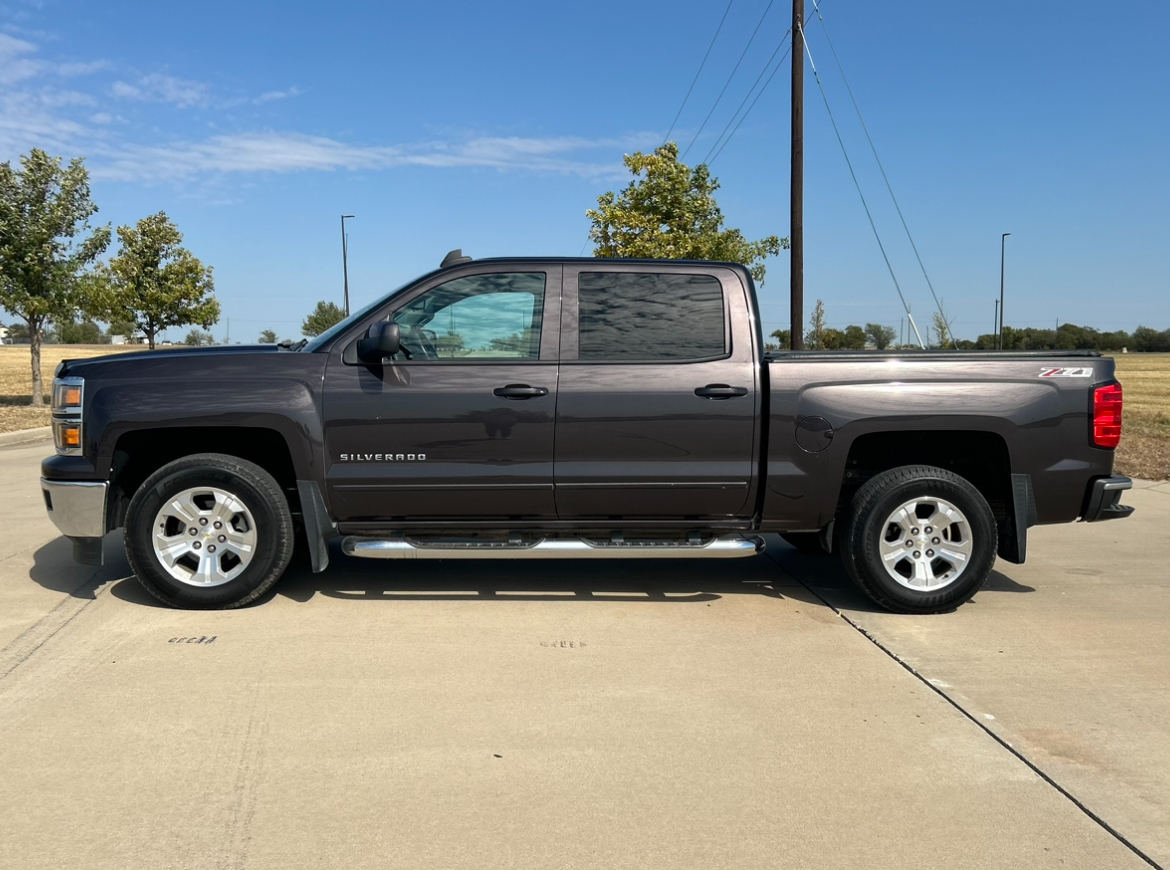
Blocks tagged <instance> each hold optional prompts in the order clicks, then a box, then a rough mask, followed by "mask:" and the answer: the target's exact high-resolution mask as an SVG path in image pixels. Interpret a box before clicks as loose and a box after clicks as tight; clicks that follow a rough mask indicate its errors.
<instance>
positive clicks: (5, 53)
mask: <svg viewBox="0 0 1170 870" xmlns="http://www.w3.org/2000/svg"><path fill="white" fill-rule="evenodd" d="M36 50H37V47H36V46H35V45H33V44H32V43H31V42H25V41H24V40H23V39H16V38H15V37H13V36H9V35H8V34H6V33H0V85H12V84H16V82H19V81H23V80H24V79H29V78H32V77H33V76H35V75H36V74H37V72H38V71H39V68H40V64H38V63H37V61H35V60H33V59H31V58H28V57H25V56H24V55H28V54H32V53H34V52H35V51H36Z"/></svg>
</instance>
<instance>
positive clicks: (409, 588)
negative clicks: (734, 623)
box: [275, 546, 823, 606]
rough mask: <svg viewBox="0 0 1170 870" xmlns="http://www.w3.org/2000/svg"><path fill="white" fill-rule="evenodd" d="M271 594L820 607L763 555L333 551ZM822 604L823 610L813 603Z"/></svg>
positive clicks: (304, 598) (297, 570)
mask: <svg viewBox="0 0 1170 870" xmlns="http://www.w3.org/2000/svg"><path fill="white" fill-rule="evenodd" d="M275 594H276V595H279V596H282V597H284V598H287V599H291V600H293V601H297V602H300V603H306V602H308V601H310V600H311V599H312V598H313V597H314V596H316V595H322V596H324V597H326V598H334V599H340V600H346V601H408V600H409V601H487V602H491V601H494V602H504V601H564V602H577V603H587V602H615V601H617V602H623V603H630V604H638V603H643V604H702V603H709V602H711V601H717V600H719V599H720V598H722V597H724V596H725V595H765V596H769V597H773V598H791V599H794V600H798V601H801V602H805V603H808V604H810V605H821V602H819V601H818V600H817V599H816V598H815V596H813V595H811V594H810V593H809V591H808V590H807V589H805V588H804V586H802V585H800V584H798V583H794V582H793V580H792V578H791V577H787V576H785V575H784V574H783V572H780V571H777V570H776V568H775V564H774V563H772V562H771V561H769V560H768V559H767V558H766V557H764V556H758V557H754V558H748V559H729V560H694V561H689V560H678V559H647V560H625V559H613V560H589V561H574V560H571V559H566V560H536V561H525V560H498V559H483V560H477V559H471V560H462V559H460V560H449V561H431V560H418V561H382V560H376V559H353V558H347V557H346V556H344V555H342V554H341V552H340V548H338V547H336V546H334V548H333V550H332V551H331V554H330V566H329V569H328V570H326V571H325V572H323V573H321V574H313V573H312V572H311V571H310V570H309V568H308V566H307V565H306V564H297V565H296V566H294V567H292V568H290V570H289V571H288V572H287V573H286V574H285V576H284V578H283V579H282V580H281V582H280V583H279V584H277V588H276V590H275ZM821 606H823V605H821Z"/></svg>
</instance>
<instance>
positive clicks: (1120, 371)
mask: <svg viewBox="0 0 1170 870" xmlns="http://www.w3.org/2000/svg"><path fill="white" fill-rule="evenodd" d="M141 349H142V348H141V347H125V346H120V347H111V346H110V345H108V344H107V345H61V344H52V345H45V347H44V349H43V351H42V361H43V363H42V365H43V368H42V371H43V373H44V377H45V385H46V387H47V386H48V385H49V384H50V382H51V381H52V378H53V370H54V369H55V368H56V367H57V363H59V362H60V361H61V360H63V359H66V358H71V359H78V358H82V357H91V356H100V355H102V354H107V353H133V352H134V351H136V350H141ZM28 353H29V352H28V347H27V346H11V347H0V432H13V431H16V430H17V429H31V428H34V427H36V426H47V425H49V410H48V408H47V407H44V408H33V407H31V406H30V405H29V394H30V390H31V385H32V375H31V373H30V371H29V356H28ZM1116 360H1117V377H1118V379H1119V380H1120V381H1121V383H1122V386H1123V387H1124V388H1125V420H1124V427H1123V430H1122V433H1123V434H1122V437H1121V446H1120V447H1119V448H1118V450H1117V471H1118V472H1120V473H1122V474H1128V475H1131V476H1133V477H1144V478H1146V479H1149V480H1170V354H1165V353H1130V354H1119V355H1117V356H1116ZM45 401H46V402H47V401H48V397H47V396H46V398H45Z"/></svg>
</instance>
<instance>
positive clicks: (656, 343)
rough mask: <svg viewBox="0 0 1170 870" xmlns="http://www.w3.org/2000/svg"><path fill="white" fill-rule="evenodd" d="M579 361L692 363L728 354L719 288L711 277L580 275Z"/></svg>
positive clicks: (672, 274) (673, 274) (650, 273)
mask: <svg viewBox="0 0 1170 870" xmlns="http://www.w3.org/2000/svg"><path fill="white" fill-rule="evenodd" d="M577 286H578V307H579V327H578V330H579V331H578V350H577V358H578V359H580V360H593V361H606V362H628V361H652V360H695V359H706V358H710V357H719V356H723V355H724V354H725V353H726V352H727V348H726V341H725V338H724V325H723V288H722V287H721V286H720V284H719V281H718V279H716V278H713V277H711V276H710V275H681V274H678V273H654V272H583V273H581V276H580V278H579V280H578V285H577Z"/></svg>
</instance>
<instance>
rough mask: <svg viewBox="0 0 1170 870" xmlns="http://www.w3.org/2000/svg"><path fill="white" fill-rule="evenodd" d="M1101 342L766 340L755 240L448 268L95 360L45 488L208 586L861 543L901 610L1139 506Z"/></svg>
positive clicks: (67, 530)
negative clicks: (329, 323)
mask: <svg viewBox="0 0 1170 870" xmlns="http://www.w3.org/2000/svg"><path fill="white" fill-rule="evenodd" d="M1113 373H1114V366H1113V360H1112V359H1108V358H1103V357H1101V356H1099V355H1098V354H1096V353H1086V352H1069V353H1063V352H1053V353H1050V352H1045V353H1040V354H1031V353H962V352H916V351H910V352H906V351H892V352H865V351H862V352H852V353H849V352H841V353H834V352H809V353H806V352H766V351H765V349H764V343H763V338H762V330H761V327H760V318H759V311H758V308H757V304H756V291H755V286H754V284H753V282H752V278H751V276H750V275H749V274H748V272H747V270H746V269H744V268H743V267H742V266H739V265H736V264H733V263H713V262H693V261H680V260H673V261H660V260H595V259H565V258H533V259H489V260H478V261H472V260H471V259H470V258H468V257H463V256H462V255H461V254H460V252H458V251H453V252H452V253H451V254H450V255H448V257H447V258H446V259H445V260H444V261H443V265H442V266H441V267H440V268H439V269H438V270H436V271H434V272H431V273H430V274H428V275H424V276H423V277H421V278H419V279H417V280H415V281H412V282H410V283H409V284H407V285H405V286H403V287H401V288H399V289H398V290H396V291H394V292H393V293H390V294H389V295H387V296H384V297H382V298H379V299H377V300H376V301H375V302H373V303H372V304H371V305H368V306H367V307H365V308H363V309H362V310H360V311H357V312H355V313H354V314H352V315H351V316H350V317H348V318H346V319H345V320H344V321H342V322H341V323H339V324H337V325H336V326H334V327H333V328H331V329H329V330H328V331H327V332H324V333H322V334H321V335H319V336H317V337H316V338H314V339H312V340H311V341H308V342H304V341H302V342H298V343H295V344H292V343H284V344H282V345H258V346H254V347H213V348H200V349H176V350H162V351H154V352H149V351H148V352H142V353H134V354H124V355H117V356H108V357H104V358H97V359H87V360H76V361H74V360H70V361H66V362H64V363H62V364H61V366H60V367H59V368H58V369H57V373H56V378H55V380H54V382H53V430H54V436H55V441H56V455H54V456H51V457H50V458H48V459H46V460H45V462H44V464H43V465H42V488H43V491H44V498H45V505H46V506H47V508H48V511H49V514H50V516H51V517H52V519H53V521H54V522H55V523H56V524H57V526H58V528H59V529H60V530H61V531H62V532H63V533H64V534H65V535H67V536H68V537H69V538H71V539H72V541H73V546H74V556H75V558H77V559H78V560H79V561H82V562H87V563H90V564H98V563H100V560H101V552H102V547H101V544H102V537H103V536H104V535H105V534H106V533H107V532H110V531H112V530H114V529H117V528H119V527H121V528H124V530H125V531H124V536H125V546H126V552H127V555H128V557H129V561H130V565H131V566H132V568H133V569H134V572H135V573H136V574H137V576H138V578H139V580H140V581H141V582H142V584H143V585H144V586H145V587H146V589H147V590H149V591H150V592H151V593H152V594H153V595H155V596H156V597H158V598H160V599H161V600H163V601H165V602H167V603H168V604H171V605H175V606H178V607H193V608H221V607H238V606H240V605H244V604H247V603H249V602H251V601H254V600H256V599H257V598H259V597H260V596H261V595H263V594H264V592H265V591H266V590H267V589H269V587H271V586H272V585H273V584H274V583H275V582H276V581H277V580H278V579H279V577H280V575H281V573H282V572H283V571H284V570H285V568H286V566H287V565H288V564H289V559H290V558H291V556H292V554H293V548H294V545H296V546H303V547H305V548H307V554H306V555H307V558H308V561H309V563H310V564H311V565H312V568H313V570H314V571H323V570H325V568H326V566H327V565H328V563H329V559H330V541H331V540H332V539H334V538H335V537H341V538H342V540H341V544H340V550H341V552H343V553H345V554H346V555H348V556H356V557H361V558H369V559H486V558H508V559H519V558H528V559H550V558H574V559H631V558H642V559H645V558H651V559H669V558H685V559H700V558H709V559H722V558H734V557H739V556H751V555H754V554H755V553H757V552H759V551H760V550H761V548H762V547H763V539H762V538H761V537H760V535H761V533H766V532H776V533H780V535H781V536H783V537H784V538H786V539H787V540H788V541H789V542H790V543H792V544H794V545H796V546H798V547H800V548H804V549H816V550H825V551H832V550H836V551H838V552H839V553H840V555H841V557H842V559H843V560H844V563H845V567H846V569H847V570H848V573H849V575H850V576H851V577H852V578H853V580H854V581H856V583H857V585H858V586H859V587H860V588H861V590H862V591H864V592H865V593H866V594H867V595H869V596H870V597H871V598H872V599H873V600H874V601H876V602H877V603H878V604H880V605H882V606H883V607H886V608H889V609H890V610H895V611H901V612H914V613H932V612H937V611H942V610H947V609H950V608H953V607H955V606H957V605H959V604H961V603H962V602H964V601H966V600H967V599H968V598H970V597H971V596H972V595H974V594H975V592H976V591H977V590H978V589H979V587H980V584H982V583H983V581H984V579H985V578H986V577H987V575H988V572H989V571H990V570H991V567H992V563H993V562H994V560H995V558H996V556H997V554H998V556H999V557H1000V558H1003V559H1006V560H1008V561H1010V562H1023V561H1024V556H1025V553H1026V549H1027V535H1028V528H1029V527H1030V526H1033V525H1035V524H1037V523H1065V522H1071V521H1073V520H1076V519H1078V518H1079V519H1080V520H1082V521H1085V522H1094V521H1098V520H1105V519H1112V518H1119V517H1125V516H1127V515H1128V514H1129V513H1130V512H1131V511H1132V510H1133V509H1132V508H1131V507H1128V506H1124V505H1122V504H1120V496H1121V493H1122V491H1123V490H1126V489H1128V488H1129V487H1130V485H1131V483H1130V481H1129V480H1128V479H1127V478H1125V477H1121V476H1118V475H1114V474H1112V471H1113V451H1114V448H1115V447H1116V446H1117V442H1118V439H1119V438H1120V434H1121V386H1120V385H1119V384H1118V382H1117V381H1116V380H1115V378H1114V376H1113Z"/></svg>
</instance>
